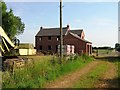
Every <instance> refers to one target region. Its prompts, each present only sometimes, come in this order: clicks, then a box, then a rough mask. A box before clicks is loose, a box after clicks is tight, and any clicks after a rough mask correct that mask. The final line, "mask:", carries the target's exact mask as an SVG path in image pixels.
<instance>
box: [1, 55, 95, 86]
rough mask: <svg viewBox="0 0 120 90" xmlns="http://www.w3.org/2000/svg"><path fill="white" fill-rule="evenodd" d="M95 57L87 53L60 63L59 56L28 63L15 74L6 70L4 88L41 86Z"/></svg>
mask: <svg viewBox="0 0 120 90" xmlns="http://www.w3.org/2000/svg"><path fill="white" fill-rule="evenodd" d="M92 60H93V58H91V57H88V56H86V55H83V56H75V57H74V59H73V58H70V59H69V60H63V64H62V65H60V64H59V63H58V58H57V57H54V58H52V59H51V60H43V61H42V62H41V60H35V61H34V62H33V63H32V64H30V65H26V67H25V68H24V69H22V70H16V71H15V72H14V74H10V73H8V72H5V73H4V74H3V86H2V87H3V88H41V87H43V85H45V83H46V82H48V81H51V80H55V79H56V78H58V77H60V76H61V75H65V74H66V73H69V72H72V71H74V70H76V69H78V68H81V67H83V66H84V65H86V64H88V63H89V62H91V61H92Z"/></svg>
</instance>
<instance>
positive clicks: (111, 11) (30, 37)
mask: <svg viewBox="0 0 120 90" xmlns="http://www.w3.org/2000/svg"><path fill="white" fill-rule="evenodd" d="M6 4H7V7H8V10H9V9H10V8H12V9H13V12H14V14H15V15H16V16H20V17H21V19H22V21H23V22H24V23H25V31H24V33H23V34H22V35H19V36H17V37H18V38H19V39H20V41H21V43H33V44H35V35H36V34H37V32H38V31H39V30H40V27H41V26H42V27H43V28H50V27H59V17H60V15H59V13H60V12H59V2H6ZM62 10H63V13H62V17H63V25H62V26H63V27H65V26H67V24H69V25H70V29H83V30H84V33H85V39H86V40H88V41H91V42H92V44H93V46H111V47H114V46H115V43H117V42H118V2H63V8H62Z"/></svg>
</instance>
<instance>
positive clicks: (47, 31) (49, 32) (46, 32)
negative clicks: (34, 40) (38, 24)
mask: <svg viewBox="0 0 120 90" xmlns="http://www.w3.org/2000/svg"><path fill="white" fill-rule="evenodd" d="M66 32H67V27H64V28H63V35H65V34H66ZM59 35H60V28H43V29H41V30H40V31H39V32H38V33H37V35H36V36H59Z"/></svg>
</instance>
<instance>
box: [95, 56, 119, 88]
mask: <svg viewBox="0 0 120 90" xmlns="http://www.w3.org/2000/svg"><path fill="white" fill-rule="evenodd" d="M95 59H96V60H102V61H108V62H111V63H114V64H116V66H117V68H118V70H117V73H118V77H117V78H114V79H100V82H104V83H105V84H106V85H107V86H108V87H110V88H119V89H120V57H117V56H109V57H95ZM103 86H104V85H103ZM106 88H107V87H106Z"/></svg>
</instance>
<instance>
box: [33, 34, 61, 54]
mask: <svg viewBox="0 0 120 90" xmlns="http://www.w3.org/2000/svg"><path fill="white" fill-rule="evenodd" d="M39 38H40V37H36V38H35V46H36V49H37V51H40V45H41V46H42V51H48V45H50V46H51V51H52V52H54V53H55V52H56V45H59V43H60V41H57V36H52V37H51V40H48V36H43V37H42V40H40V39H39Z"/></svg>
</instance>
